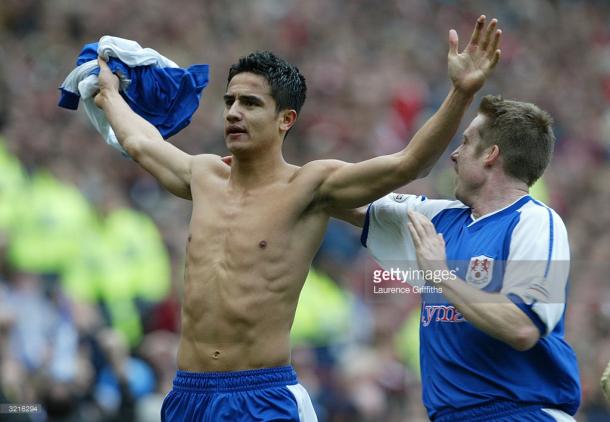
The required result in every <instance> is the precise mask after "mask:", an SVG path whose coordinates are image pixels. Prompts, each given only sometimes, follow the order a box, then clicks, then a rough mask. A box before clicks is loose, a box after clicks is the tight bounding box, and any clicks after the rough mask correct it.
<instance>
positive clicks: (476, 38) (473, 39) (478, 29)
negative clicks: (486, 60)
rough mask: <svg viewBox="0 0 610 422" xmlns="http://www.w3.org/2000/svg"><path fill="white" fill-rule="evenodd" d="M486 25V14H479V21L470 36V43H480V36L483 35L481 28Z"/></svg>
mask: <svg viewBox="0 0 610 422" xmlns="http://www.w3.org/2000/svg"><path fill="white" fill-rule="evenodd" d="M484 25H485V15H481V16H479V19H477V23H476V24H475V25H474V31H473V32H472V36H471V37H470V42H469V43H468V44H469V45H478V44H479V38H480V37H481V30H482V29H483V26H484Z"/></svg>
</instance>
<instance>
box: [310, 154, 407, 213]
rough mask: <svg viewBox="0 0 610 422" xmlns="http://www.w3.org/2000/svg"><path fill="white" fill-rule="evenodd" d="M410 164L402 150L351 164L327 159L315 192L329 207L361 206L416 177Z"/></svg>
mask: <svg viewBox="0 0 610 422" xmlns="http://www.w3.org/2000/svg"><path fill="white" fill-rule="evenodd" d="M413 168H414V167H413V166H410V165H409V161H408V158H407V157H405V156H404V154H401V153H397V154H392V155H385V156H382V157H375V158H372V159H370V160H366V161H362V162H359V163H354V164H351V163H345V162H341V161H332V162H331V161H329V164H328V169H327V171H326V172H325V176H326V177H324V179H323V180H322V183H321V184H320V187H319V189H318V196H319V198H321V199H323V200H324V201H325V202H326V203H327V204H328V206H331V207H337V208H356V207H360V206H363V205H366V204H368V203H370V202H373V201H374V200H376V199H378V198H380V197H382V196H383V195H385V194H387V193H389V192H391V191H392V190H394V189H396V188H398V187H400V186H402V185H404V184H406V183H408V182H410V181H411V180H413V179H415V178H416V177H417V174H416V173H415V172H414V171H411V170H412V169H413Z"/></svg>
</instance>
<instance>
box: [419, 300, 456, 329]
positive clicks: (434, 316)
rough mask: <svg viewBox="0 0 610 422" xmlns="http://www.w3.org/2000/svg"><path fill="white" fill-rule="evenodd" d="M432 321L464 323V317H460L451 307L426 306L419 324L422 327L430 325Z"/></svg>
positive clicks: (453, 307)
mask: <svg viewBox="0 0 610 422" xmlns="http://www.w3.org/2000/svg"><path fill="white" fill-rule="evenodd" d="M432 321H435V322H464V321H466V320H465V319H464V315H462V314H461V313H460V312H459V311H458V310H457V309H455V306H452V305H426V306H424V309H423V310H422V314H421V324H422V326H424V327H427V326H428V325H430V323H431V322H432Z"/></svg>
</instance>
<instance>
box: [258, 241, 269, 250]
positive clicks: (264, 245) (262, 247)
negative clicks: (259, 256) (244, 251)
mask: <svg viewBox="0 0 610 422" xmlns="http://www.w3.org/2000/svg"><path fill="white" fill-rule="evenodd" d="M258 247H259V248H261V249H265V248H266V247H267V241H266V240H261V241H260V242H258Z"/></svg>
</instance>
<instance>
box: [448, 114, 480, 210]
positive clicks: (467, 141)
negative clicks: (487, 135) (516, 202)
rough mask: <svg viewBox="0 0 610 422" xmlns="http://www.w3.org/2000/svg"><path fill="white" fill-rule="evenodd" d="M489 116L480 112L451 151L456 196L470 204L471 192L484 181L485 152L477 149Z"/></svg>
mask: <svg viewBox="0 0 610 422" xmlns="http://www.w3.org/2000/svg"><path fill="white" fill-rule="evenodd" d="M487 119H488V118H487V117H486V116H484V115H482V114H478V115H477V117H475V119H474V120H473V121H472V122H471V123H470V126H468V127H467V128H466V130H465V131H464V138H463V140H462V143H461V145H460V146H459V147H457V149H456V150H455V151H453V152H452V153H451V160H452V161H453V162H454V169H455V173H456V180H455V197H456V198H457V199H459V200H460V201H462V202H464V203H466V204H468V203H469V198H470V197H471V194H472V193H474V192H476V191H477V190H478V188H479V187H480V186H481V185H482V184H483V183H484V181H485V175H484V172H483V170H484V168H485V163H484V160H485V154H483V153H482V152H481V151H478V150H477V146H478V145H479V142H480V141H481V134H480V129H481V127H483V125H485V124H486V123H487Z"/></svg>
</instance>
